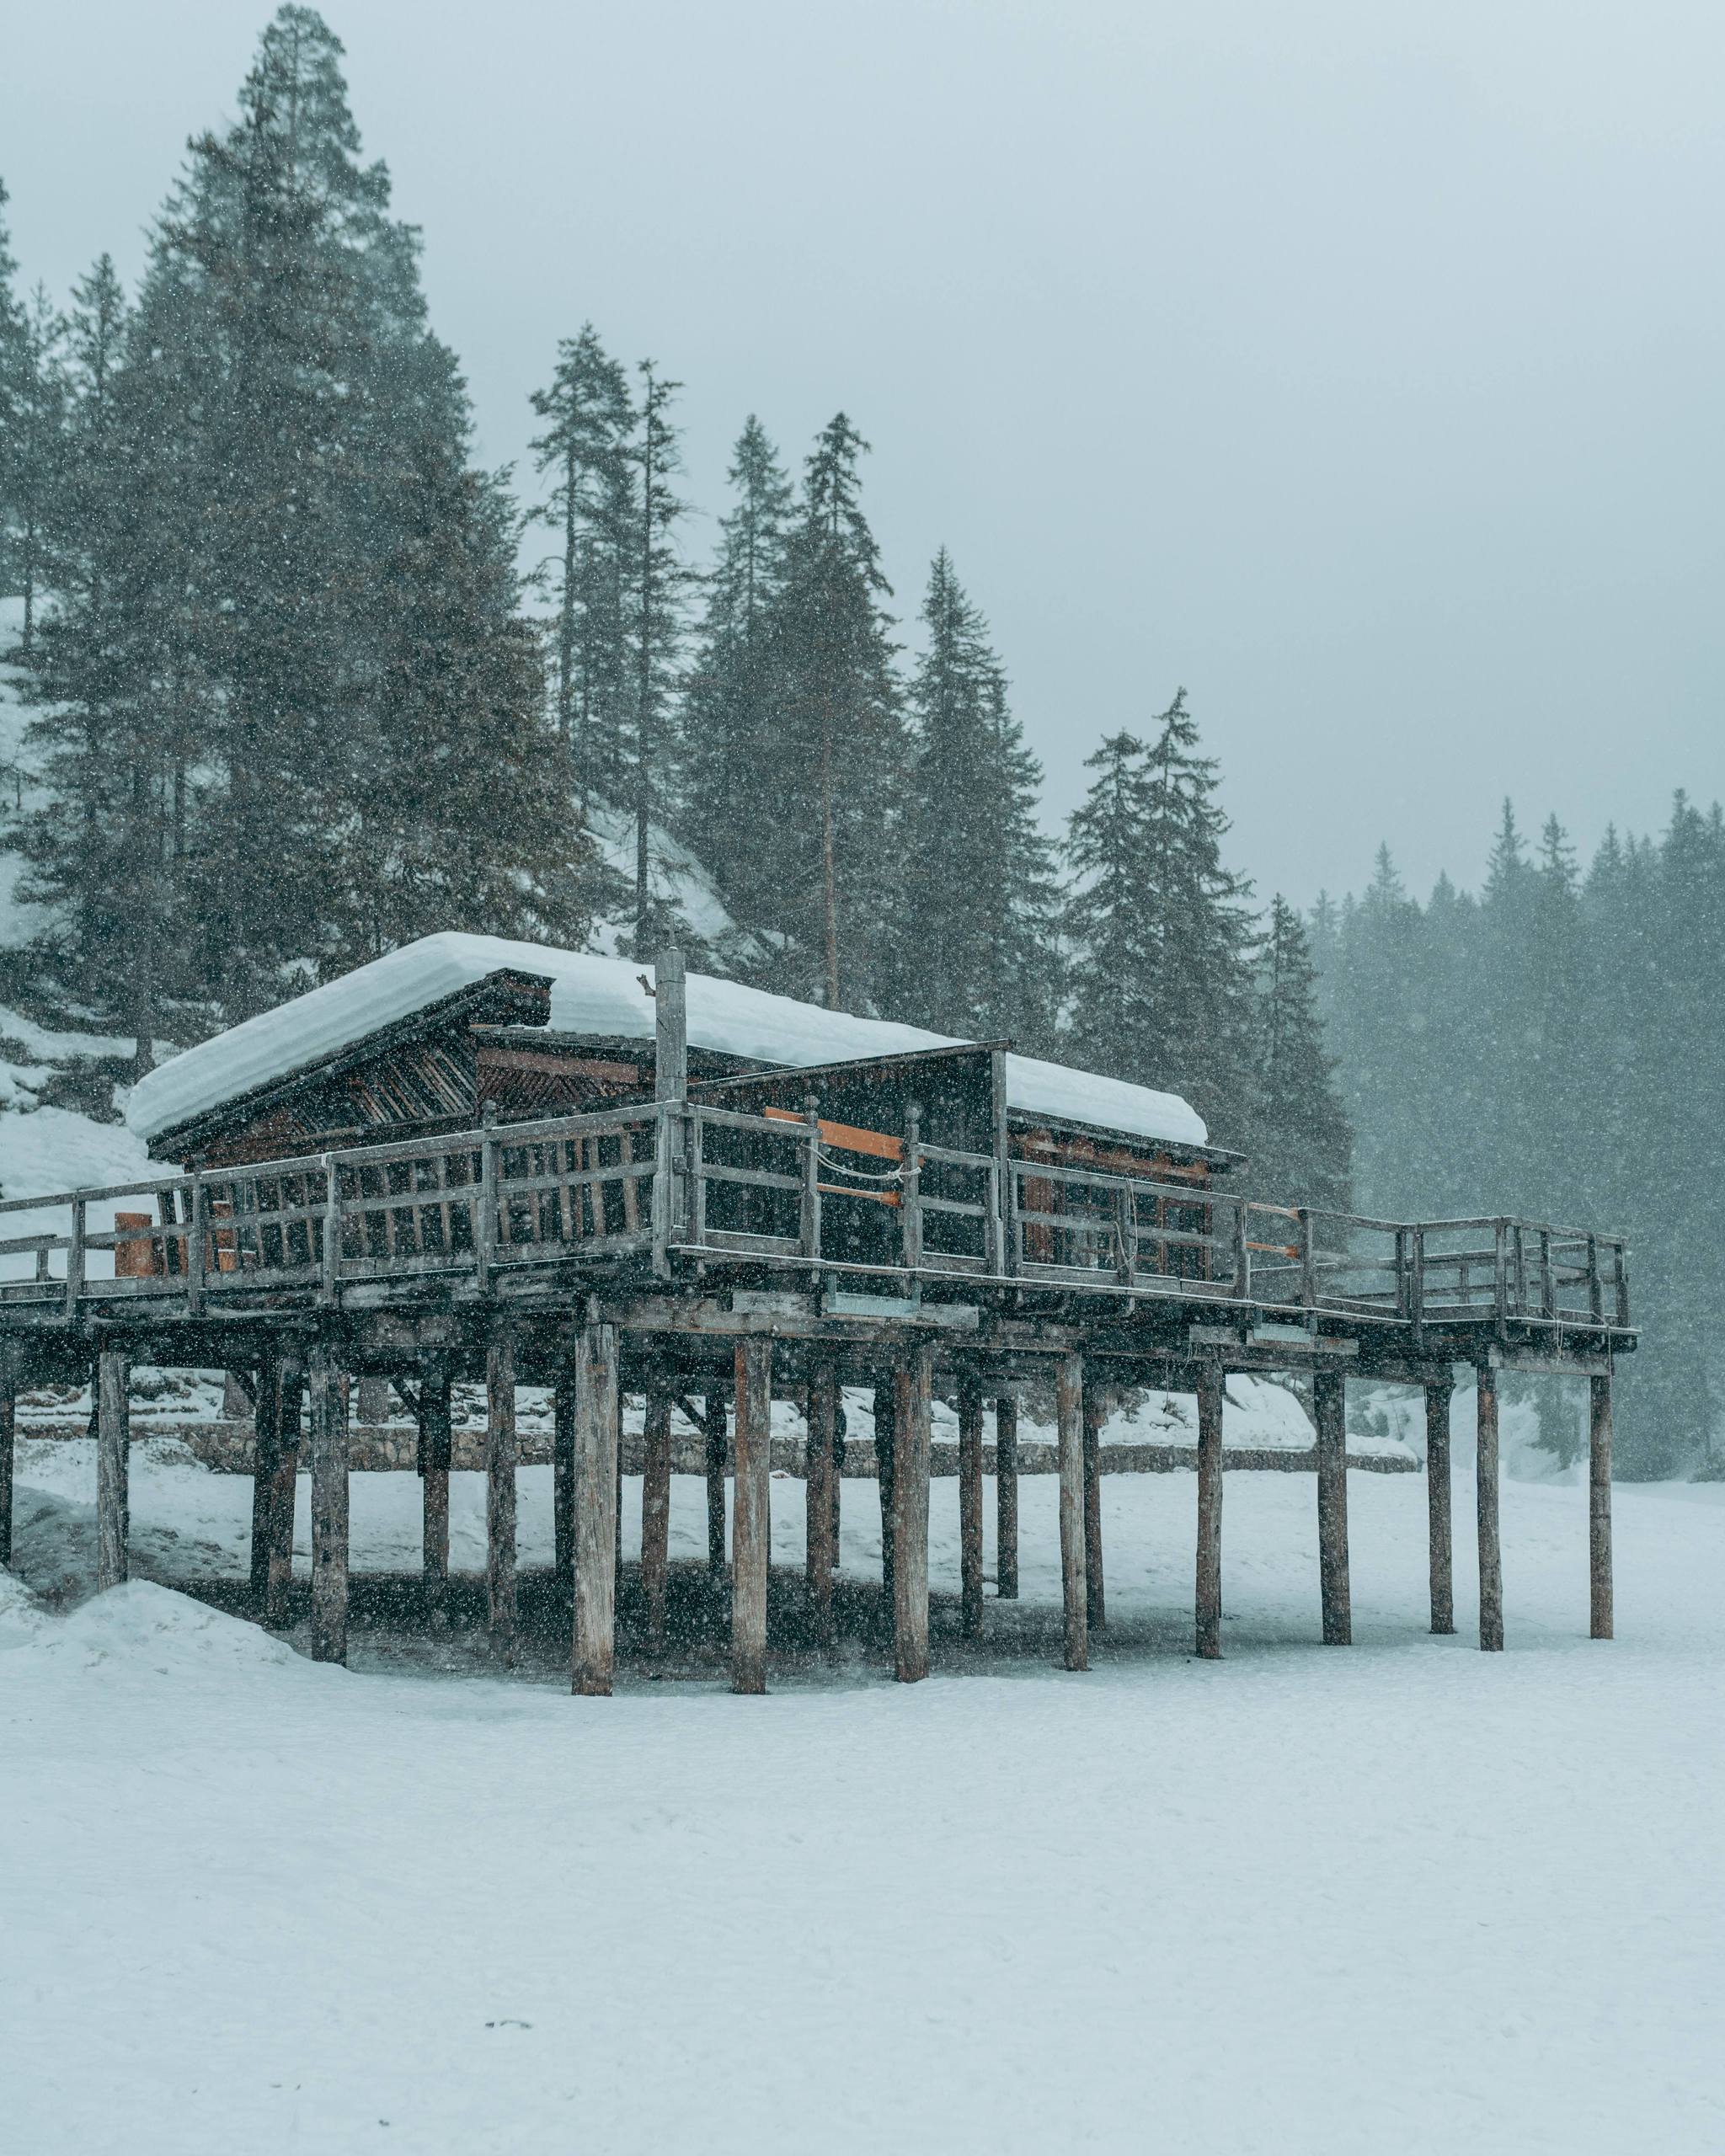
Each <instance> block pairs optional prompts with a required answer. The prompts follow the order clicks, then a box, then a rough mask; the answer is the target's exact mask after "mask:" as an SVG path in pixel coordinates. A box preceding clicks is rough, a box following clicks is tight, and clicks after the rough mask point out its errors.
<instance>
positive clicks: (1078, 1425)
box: [1055, 1355, 1090, 1669]
mask: <svg viewBox="0 0 1725 2156" xmlns="http://www.w3.org/2000/svg"><path fill="white" fill-rule="evenodd" d="M1055 1414H1056V1417H1057V1418H1058V1421H1059V1424H1060V1594H1061V1599H1062V1601H1063V1602H1064V1604H1065V1613H1066V1667H1067V1668H1068V1669H1088V1668H1089V1667H1090V1627H1089V1624H1088V1621H1087V1617H1088V1609H1089V1599H1090V1598H1089V1596H1088V1594H1087V1593H1086V1591H1085V1585H1084V1358H1083V1357H1082V1356H1081V1355H1063V1356H1062V1357H1061V1358H1060V1361H1059V1363H1058V1364H1056V1365H1055Z"/></svg>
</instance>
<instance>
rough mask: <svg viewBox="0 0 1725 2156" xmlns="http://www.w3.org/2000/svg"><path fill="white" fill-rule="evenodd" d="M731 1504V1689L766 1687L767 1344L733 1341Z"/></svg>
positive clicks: (769, 1442) (769, 1525)
mask: <svg viewBox="0 0 1725 2156" xmlns="http://www.w3.org/2000/svg"><path fill="white" fill-rule="evenodd" d="M734 1476H735V1483H736V1492H735V1502H734V1509H733V1512H732V1517H731V1689H732V1691H734V1692H764V1691H765V1690H766V1575H767V1568H768V1566H769V1565H770V1563H771V1561H772V1342H771V1341H770V1340H766V1339H763V1338H761V1337H760V1336H759V1335H758V1334H756V1335H754V1336H751V1337H749V1338H746V1339H743V1340H740V1341H739V1342H737V1421H736V1465H735V1468H734Z"/></svg>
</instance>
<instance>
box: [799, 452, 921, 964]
mask: <svg viewBox="0 0 1725 2156" xmlns="http://www.w3.org/2000/svg"><path fill="white" fill-rule="evenodd" d="M867 448H868V444H867V443H866V442H865V441H864V440H863V438H862V436H861V435H859V434H858V433H857V430H856V428H855V427H854V426H852V424H851V422H850V420H849V419H848V418H847V417H846V415H845V414H843V413H842V412H841V413H840V414H837V416H836V418H834V419H832V420H831V421H830V423H829V424H827V425H826V426H825V428H824V429H823V430H821V433H820V436H819V438H818V439H817V440H816V443H815V446H814V450H813V451H812V452H811V453H810V455H809V458H808V461H807V463H806V465H805V467H804V483H803V499H802V504H801V515H800V516H799V518H798V522H797V524H796V526H795V527H794V528H793V533H792V537H791V542H790V545H789V547H788V558H787V563H786V572H785V579H784V586H783V590H782V594H781V595H780V598H779V600H778V603H777V607H776V608H775V610H774V616H773V624H772V633H773V636H774V638H775V641H776V644H777V665H778V667H779V670H780V680H781V691H780V695H781V703H780V710H781V713H782V718H781V725H780V729H779V739H780V741H781V743H782V755H783V761H782V777H781V781H780V784H779V787H778V794H777V798H778V800H779V803H781V814H780V815H779V816H778V818H777V819H776V823H775V829H774V834H773V842H772V847H771V852H772V869H773V877H774V885H775V889H776V892H777V898H776V902H775V907H774V913H775V918H774V920H773V921H772V923H771V924H770V926H772V927H773V928H775V929H776V930H777V931H778V932H779V933H780V934H781V935H782V938H783V941H784V945H785V948H786V953H787V957H786V962H785V973H786V975H787V977H788V978H787V983H786V985H789V986H792V987H793V988H798V989H801V990H803V991H804V992H807V991H808V990H810V989H815V990H818V992H820V993H821V994H822V995H824V996H825V1000H826V1001H827V1002H828V1004H829V1005H830V1006H833V1007H841V1006H856V1005H859V1004H860V1005H862V1006H864V1007H867V1006H869V1005H870V1004H871V1003H873V1001H876V1000H877V999H878V996H879V992H880V986H881V983H882V979H883V976H884V970H885V966H886V963H887V947H888V943H889V937H890V933H891V924H892V921H893V912H894V904H893V902H894V892H895V868H896V865H897V840H898V827H899V822H900V800H899V787H898V784H897V779H898V774H899V773H900V771H902V769H903V767H904V761H905V738H904V721H903V715H902V711H901V702H900V688H899V683H898V680H897V677H896V675H895V672H894V668H893V659H894V653H895V646H894V644H893V642H892V638H891V636H890V633H889V632H890V629H891V617H890V616H889V615H888V613H887V612H886V610H885V607H884V604H883V603H882V602H883V601H884V600H885V599H887V598H889V597H890V595H891V587H890V586H889V584H888V583H887V580H886V578H885V576H884V574H883V572H882V570H881V567H880V555H879V547H877V546H876V544H875V540H874V535H873V532H872V531H870V529H869V527H868V519H867V518H866V517H865V516H864V515H863V508H862V484H861V478H860V475H859V473H858V470H857V463H858V460H859V458H860V457H861V456H862V455H863V452H864V451H866V450H867Z"/></svg>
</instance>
